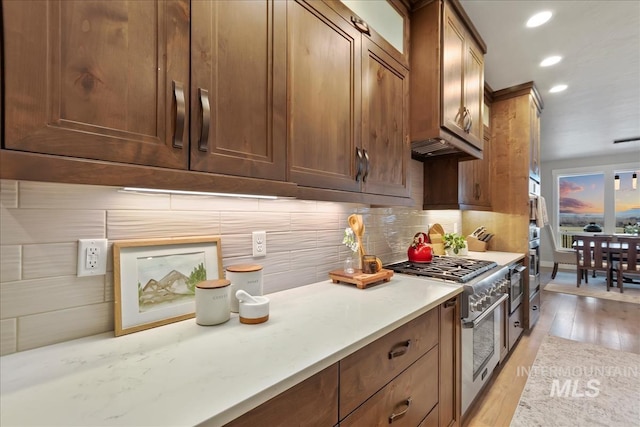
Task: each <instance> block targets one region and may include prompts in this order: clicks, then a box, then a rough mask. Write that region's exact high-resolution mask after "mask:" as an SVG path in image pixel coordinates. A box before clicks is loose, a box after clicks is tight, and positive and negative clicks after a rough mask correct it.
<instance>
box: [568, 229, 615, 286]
mask: <svg viewBox="0 0 640 427" xmlns="http://www.w3.org/2000/svg"><path fill="white" fill-rule="evenodd" d="M574 240H575V242H576V245H575V248H576V267H577V284H578V287H580V283H581V281H582V277H583V276H584V283H589V279H588V277H589V274H588V273H589V270H593V271H594V272H596V271H603V272H605V273H606V278H607V291H608V290H609V288H610V287H611V281H612V276H613V273H612V270H611V260H610V246H611V236H574Z"/></svg>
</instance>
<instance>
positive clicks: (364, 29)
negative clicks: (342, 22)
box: [351, 16, 371, 35]
mask: <svg viewBox="0 0 640 427" xmlns="http://www.w3.org/2000/svg"><path fill="white" fill-rule="evenodd" d="M351 22H353V25H354V26H355V27H356V28H357V29H358V31H360V32H361V33H365V34H367V35H371V31H369V25H368V24H367V23H366V22H364V21H363V20H362V19H360V18H358V17H356V16H352V17H351Z"/></svg>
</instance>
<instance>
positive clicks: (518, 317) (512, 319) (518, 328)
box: [509, 304, 524, 351]
mask: <svg viewBox="0 0 640 427" xmlns="http://www.w3.org/2000/svg"><path fill="white" fill-rule="evenodd" d="M522 307H523V306H522V304H520V307H518V308H517V309H516V311H514V312H513V313H512V314H511V315H510V316H509V351H511V349H512V348H513V345H514V344H515V343H516V341H517V340H518V337H520V335H522V331H524V325H523V319H522V310H523V308H522Z"/></svg>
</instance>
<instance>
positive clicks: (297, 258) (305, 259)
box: [291, 247, 340, 272]
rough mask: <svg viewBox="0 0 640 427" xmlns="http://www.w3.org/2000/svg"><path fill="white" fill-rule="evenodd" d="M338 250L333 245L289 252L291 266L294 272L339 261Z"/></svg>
mask: <svg viewBox="0 0 640 427" xmlns="http://www.w3.org/2000/svg"><path fill="white" fill-rule="evenodd" d="M339 262H340V260H339V257H338V250H337V249H336V248H335V247H333V248H331V247H328V248H318V249H312V250H306V251H296V252H292V253H291V267H292V270H293V271H294V272H295V271H297V270H305V269H307V268H312V267H317V266H319V265H325V264H337V263H339Z"/></svg>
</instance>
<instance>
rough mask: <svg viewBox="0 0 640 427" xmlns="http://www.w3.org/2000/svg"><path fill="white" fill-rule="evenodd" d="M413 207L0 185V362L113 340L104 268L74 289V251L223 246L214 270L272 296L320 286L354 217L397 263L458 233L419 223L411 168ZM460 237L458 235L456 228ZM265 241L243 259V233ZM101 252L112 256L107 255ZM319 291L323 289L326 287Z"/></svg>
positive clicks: (372, 246)
mask: <svg viewBox="0 0 640 427" xmlns="http://www.w3.org/2000/svg"><path fill="white" fill-rule="evenodd" d="M411 176H412V178H413V180H412V188H413V190H414V191H413V197H412V198H413V200H414V201H415V207H413V208H411V207H393V208H389V207H371V206H367V205H360V204H352V203H330V202H319V201H307V200H290V199H289V200H257V199H235V198H224V197H203V196H177V195H148V194H133V193H125V192H122V191H121V189H120V188H116V187H104V186H88V185H67V184H52V183H42V182H24V181H21V182H17V181H8V180H1V181H0V185H1V187H0V250H1V257H0V316H1V320H0V326H1V329H0V338H1V339H0V354H2V355H4V354H9V353H14V352H16V351H23V350H28V349H32V348H36V347H40V346H44V345H48V344H53V343H57V342H62V341H67V340H71V339H75V338H80V337H84V336H88V335H93V334H97V333H102V332H107V331H112V330H113V329H114V320H113V301H114V292H113V260H112V259H111V255H110V256H109V260H108V265H107V274H106V275H101V276H95V277H77V276H76V266H77V260H76V258H77V240H78V239H80V238H107V239H108V240H109V242H112V241H114V240H126V239H139V238H145V239H154V238H166V237H183V236H198V235H219V236H221V242H222V243H221V247H222V254H223V265H224V266H227V265H232V264H238V263H246V262H251V263H258V264H261V265H263V266H264V270H263V271H264V290H265V293H272V292H277V291H281V290H284V289H288V288H292V287H296V286H302V285H306V284H309V283H313V282H317V281H322V280H327V279H328V276H327V272H329V271H330V270H332V269H336V268H341V266H342V260H343V259H344V258H345V257H346V256H347V255H348V254H349V249H348V248H347V247H346V246H344V245H343V244H342V237H343V232H344V229H345V227H347V217H348V216H349V215H350V214H351V213H361V214H362V215H363V218H364V222H365V225H366V232H365V241H366V246H367V251H368V252H370V253H374V254H376V255H378V256H379V257H380V258H381V259H382V260H383V262H385V263H388V262H393V261H397V260H401V259H405V258H406V250H407V247H408V246H409V244H410V242H411V241H412V238H413V235H414V234H415V233H416V232H418V231H427V227H428V225H429V224H432V223H435V222H438V223H440V224H442V225H443V226H444V228H445V230H446V231H453V229H454V227H456V228H458V227H461V224H460V221H461V216H460V212H459V211H422V210H419V209H418V208H416V207H420V206H422V196H421V193H422V163H420V162H416V161H412V170H411ZM458 229H459V228H458ZM255 230H266V232H267V249H268V255H267V256H266V257H264V258H255V259H254V258H252V256H251V232H252V231H255ZM109 249H111V244H110V245H109ZM327 283H328V284H327V285H328V286H329V282H327Z"/></svg>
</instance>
